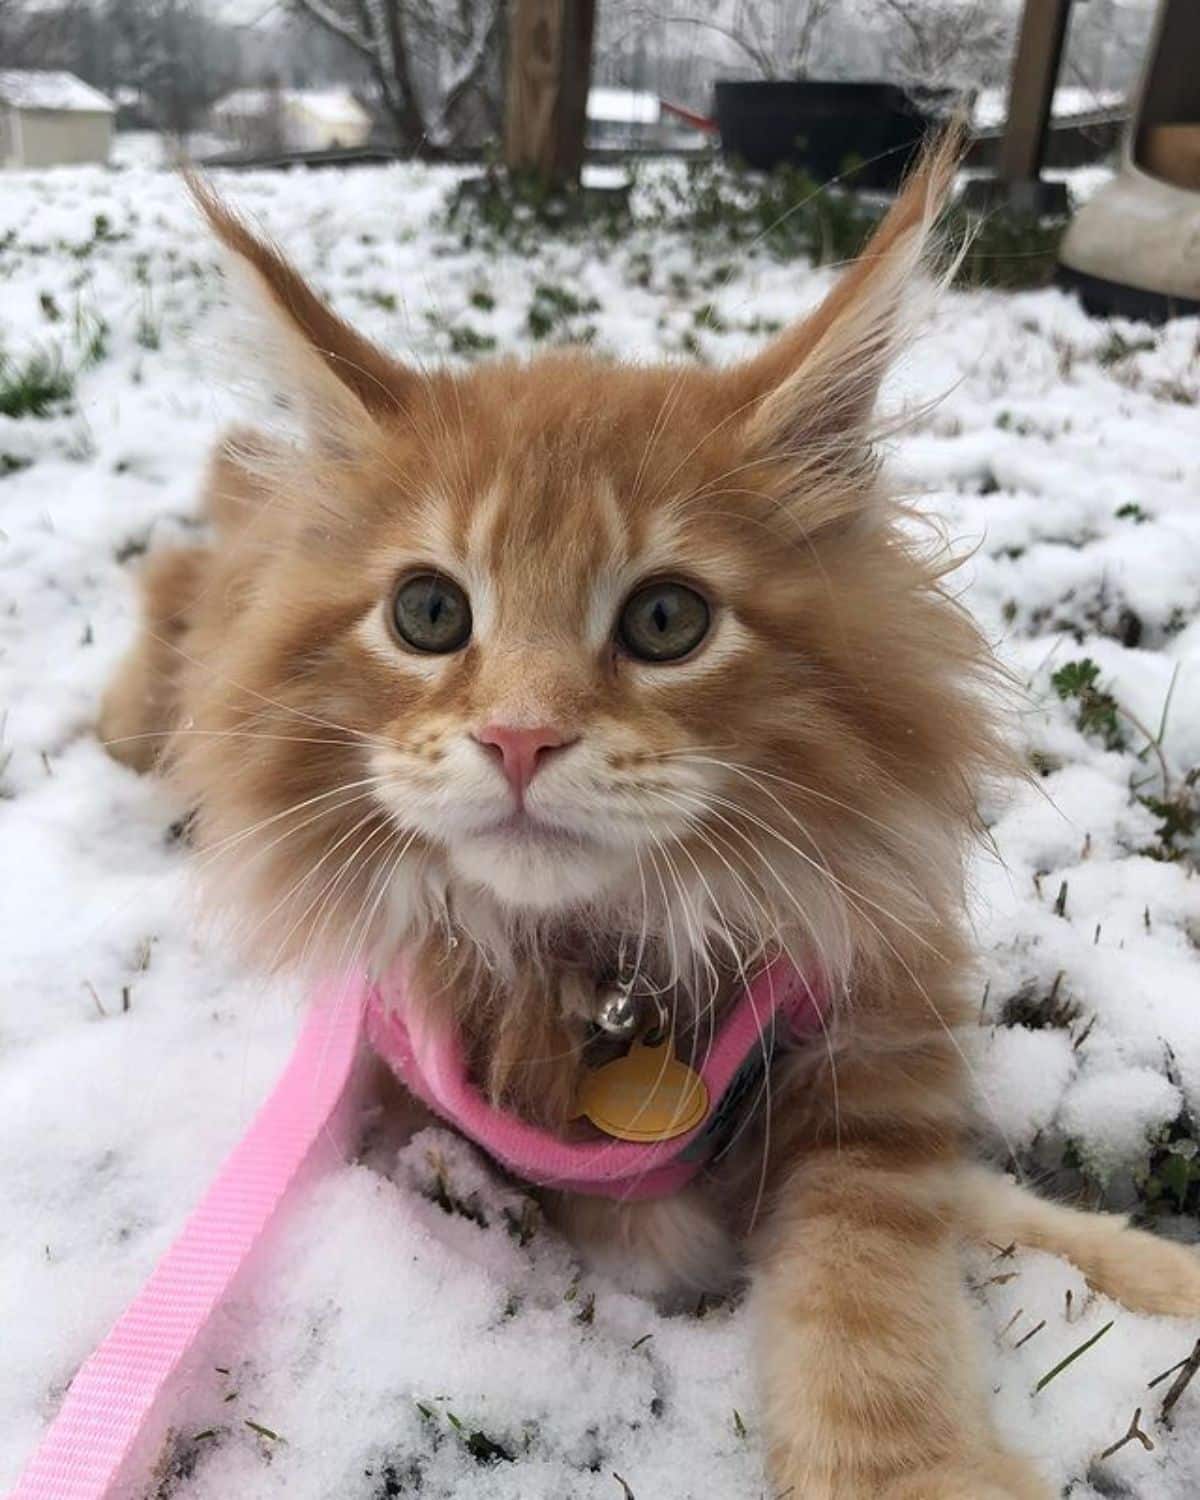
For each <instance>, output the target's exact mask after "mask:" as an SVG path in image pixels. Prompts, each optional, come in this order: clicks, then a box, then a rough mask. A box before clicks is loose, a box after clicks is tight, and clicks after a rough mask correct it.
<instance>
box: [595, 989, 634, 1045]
mask: <svg viewBox="0 0 1200 1500" xmlns="http://www.w3.org/2000/svg"><path fill="white" fill-rule="evenodd" d="M641 1013H642V1007H641V1006H640V1005H639V1004H638V1001H637V1000H636V999H635V997H634V994H633V990H632V987H630V986H628V985H626V986H624V987H622V986H620V985H615V984H610V985H606V986H605V987H604V988H603V989H602V990H601V991H600V993H599V994H598V995H597V997H596V1016H595V1020H596V1025H597V1026H598V1027H599V1028H600V1030H601V1031H603V1032H604V1033H605V1034H606V1035H607V1036H611V1037H615V1038H616V1039H617V1040H618V1041H625V1040H627V1039H628V1038H629V1037H632V1036H634V1035H635V1034H636V1032H637V1029H638V1024H639V1022H640V1020H641Z"/></svg>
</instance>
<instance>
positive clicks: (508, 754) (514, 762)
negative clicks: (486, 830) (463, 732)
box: [471, 724, 579, 809]
mask: <svg viewBox="0 0 1200 1500" xmlns="http://www.w3.org/2000/svg"><path fill="white" fill-rule="evenodd" d="M471 738H472V739H473V740H474V741H475V743H476V744H477V745H478V746H479V748H480V749H481V750H482V751H483V752H484V754H485V755H487V756H488V758H489V759H490V760H492V761H493V762H494V763H495V765H496V767H497V769H499V770H500V771H501V772H502V774H503V776H504V779H505V780H506V781H507V782H508V784H509V786H510V787H511V788H512V792H513V796H514V797H515V798H516V804H517V807H518V809H519V808H522V807H523V806H524V804H525V791H526V789H527V787H528V786H529V783H530V782H531V781H532V780H533V778H534V777H535V776H536V775H537V773H538V772H539V771H540V770H541V769H542V768H543V767H544V766H545V765H546V763H547V761H549V760H550V758H551V757H552V756H557V755H561V754H562V753H563V751H565V750H569V749H570V747H571V746H572V745H575V744H578V742H579V736H578V735H567V734H564V733H562V732H561V731H560V730H558V729H555V728H554V727H553V726H552V725H549V724H539V725H536V726H535V727H533V728H531V729H530V728H522V727H518V726H517V725H513V724H485V725H484V727H483V728H482V729H480V730H478V731H476V732H475V733H474V734H472V736H471Z"/></svg>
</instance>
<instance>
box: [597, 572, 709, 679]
mask: <svg viewBox="0 0 1200 1500" xmlns="http://www.w3.org/2000/svg"><path fill="white" fill-rule="evenodd" d="M709 619H710V614H709V608H708V605H707V603H706V602H705V600H704V599H703V598H702V597H701V595H699V594H698V593H697V592H696V590H695V589H690V588H688V586H687V584H685V583H669V582H666V581H663V582H661V583H648V584H646V586H645V587H644V588H640V589H638V591H637V593H636V594H633V595H631V597H630V599H629V601H628V602H627V603H626V605H625V608H624V609H623V610H622V611H621V618H620V620H619V621H618V622H617V635H618V638H619V639H620V642H621V645H622V646H624V647H625V649H626V651H628V652H629V654H630V656H636V657H638V658H639V659H640V660H641V661H654V662H658V661H678V660H679V659H680V658H681V657H684V656H687V655H688V654H689V653H690V652H692V651H694V650H695V649H696V647H697V646H698V645H699V644H700V642H701V641H702V640H703V639H704V637H705V636H706V635H707V634H708V626H709Z"/></svg>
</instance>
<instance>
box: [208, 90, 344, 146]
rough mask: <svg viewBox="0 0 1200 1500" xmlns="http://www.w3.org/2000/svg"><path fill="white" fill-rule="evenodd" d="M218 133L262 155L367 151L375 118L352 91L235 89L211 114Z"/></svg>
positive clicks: (211, 122) (217, 104)
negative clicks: (349, 148)
mask: <svg viewBox="0 0 1200 1500" xmlns="http://www.w3.org/2000/svg"><path fill="white" fill-rule="evenodd" d="M209 122H210V124H211V125H212V128H213V129H214V130H216V131H218V132H219V133H220V134H221V135H227V136H232V137H233V138H234V139H235V140H236V141H238V142H239V143H240V144H241V145H242V146H245V147H248V148H251V149H256V150H272V149H274V150H281V149H282V150H289V151H322V150H326V149H330V148H333V147H336V146H362V145H365V144H366V142H367V140H368V138H369V136H370V134H371V116H370V115H369V114H368V113H367V111H366V110H365V109H364V108H363V107H362V105H361V104H360V103H359V102H358V100H357V99H356V98H355V97H354V95H353V94H352V93H351V92H350V90H349V89H336V88H335V89H271V88H265V89H235V90H234V91H233V93H232V94H226V95H225V96H224V98H222V99H218V100H217V102H216V103H215V104H214V105H213V107H212V109H211V111H210V112H209Z"/></svg>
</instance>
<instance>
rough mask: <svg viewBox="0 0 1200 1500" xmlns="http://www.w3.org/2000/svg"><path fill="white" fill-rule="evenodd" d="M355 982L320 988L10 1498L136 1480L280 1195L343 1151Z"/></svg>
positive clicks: (359, 1020)
mask: <svg viewBox="0 0 1200 1500" xmlns="http://www.w3.org/2000/svg"><path fill="white" fill-rule="evenodd" d="M362 1031H363V1007H362V987H361V985H359V984H354V983H347V984H335V985H330V986H329V987H328V988H327V989H325V990H323V991H322V992H321V993H320V995H319V996H318V999H317V1001H316V1003H315V1004H314V1006H313V1009H312V1012H311V1014H310V1015H309V1017H308V1020H307V1022H306V1023H305V1026H304V1029H303V1031H302V1032H301V1035H300V1039H299V1041H298V1042H297V1044H296V1049H295V1051H294V1052H293V1054H292V1057H291V1060H290V1061H289V1062H288V1065H287V1067H286V1069H285V1070H284V1072H283V1075H282V1076H281V1078H280V1079H279V1082H278V1083H277V1084H276V1085H275V1088H274V1091H273V1092H272V1093H271V1095H270V1097H269V1098H268V1099H267V1101H266V1103H265V1104H264V1105H263V1106H262V1108H261V1109H260V1110H259V1112H258V1114H257V1115H256V1116H255V1119H254V1122H253V1123H252V1125H251V1126H250V1129H249V1131H248V1132H247V1134H246V1135H245V1136H244V1137H243V1138H242V1140H241V1141H240V1142H239V1143H238V1145H237V1146H235V1147H234V1149H233V1151H232V1152H231V1153H230V1154H229V1156H228V1157H227V1158H226V1160H225V1163H224V1165H223V1166H222V1167H221V1170H220V1172H219V1173H218V1175H217V1178H216V1180H215V1181H214V1182H213V1184H212V1186H211V1187H210V1188H209V1190H208V1192H207V1193H206V1194H205V1196H204V1198H203V1199H202V1200H201V1202H200V1205H199V1207H197V1208H196V1210H195V1211H194V1212H193V1214H192V1216H191V1218H190V1219H188V1221H187V1223H186V1224H185V1225H184V1227H183V1229H182V1230H181V1231H180V1233H179V1235H178V1237H177V1238H176V1240H175V1242H174V1243H173V1244H172V1245H171V1247H170V1248H169V1249H168V1250H167V1252H166V1254H165V1255H164V1256H163V1258H162V1259H161V1260H160V1261H159V1263H158V1265H157V1266H156V1267H155V1269H154V1272H153V1273H152V1275H151V1277H150V1279H149V1281H148V1282H147V1283H146V1285H145V1286H144V1287H143V1288H142V1290H141V1291H140V1292H139V1293H138V1295H137V1296H136V1297H135V1298H134V1300H133V1301H132V1302H131V1303H130V1305H129V1306H128V1307H127V1308H126V1310H125V1312H124V1313H123V1314H122V1315H121V1317H120V1319H119V1320H118V1321H117V1323H116V1324H115V1326H114V1327H113V1329H112V1331H111V1333H109V1335H108V1337H107V1338H106V1339H105V1340H104V1342H103V1343H102V1344H101V1345H100V1347H99V1348H98V1349H97V1350H96V1351H95V1353H94V1354H92V1355H91V1357H90V1358H89V1359H88V1360H87V1361H86V1362H85V1363H84V1364H83V1365H82V1366H81V1367H80V1369H79V1371H78V1373H77V1374H76V1376H75V1378H74V1380H73V1381H72V1382H71V1386H70V1390H69V1391H68V1393H67V1396H66V1399H65V1400H64V1402H63V1404H62V1407H61V1409H60V1411H59V1414H58V1416H57V1417H56V1418H55V1420H54V1422H53V1424H52V1425H51V1427H50V1429H49V1431H48V1432H47V1433H46V1435H45V1437H44V1438H43V1440H42V1443H41V1445H40V1447H39V1448H38V1449H37V1451H36V1452H35V1453H34V1455H33V1457H32V1459H31V1460H30V1462H29V1464H28V1466H27V1467H26V1469H25V1471H24V1473H23V1474H22V1475H21V1478H20V1479H19V1480H18V1481H17V1487H16V1489H15V1490H14V1491H13V1492H12V1495H11V1497H10V1500H112V1497H115V1496H116V1495H118V1494H121V1493H123V1492H124V1490H125V1487H126V1486H128V1487H129V1488H130V1489H131V1490H132V1491H133V1492H135V1493H137V1492H140V1491H139V1490H138V1480H139V1479H141V1480H142V1481H143V1482H144V1478H145V1470H144V1469H143V1471H142V1473H141V1474H138V1473H136V1472H134V1470H135V1469H136V1468H137V1467H139V1466H141V1465H143V1464H144V1465H145V1467H147V1468H148V1467H149V1466H150V1464H152V1462H153V1460H154V1457H155V1455H154V1454H153V1453H147V1452H146V1448H147V1443H148V1438H149V1436H150V1433H151V1430H152V1429H154V1428H155V1427H156V1422H155V1418H156V1417H157V1416H158V1413H157V1412H156V1410H155V1409H156V1407H157V1405H158V1403H159V1398H160V1397H161V1396H162V1394H163V1392H164V1390H165V1388H166V1386H167V1384H168V1382H169V1380H170V1378H171V1376H172V1375H173V1374H174V1373H175V1372H176V1371H177V1370H178V1368H179V1366H180V1365H181V1364H182V1363H183V1361H184V1359H185V1357H186V1356H187V1355H188V1354H189V1353H190V1352H191V1351H192V1349H193V1347H194V1345H195V1344H196V1342H197V1340H198V1339H199V1338H200V1336H201V1335H202V1333H203V1332H204V1329H205V1327H206V1325H207V1323H208V1321H209V1319H210V1318H211V1316H212V1314H213V1312H214V1310H215V1309H216V1307H217V1305H218V1304H219V1303H220V1302H221V1300H222V1299H223V1298H224V1297H225V1296H226V1295H227V1294H228V1292H229V1290H230V1287H231V1286H232V1284H233V1282H234V1280H235V1278H236V1277H237V1275H238V1273H239V1271H240V1270H241V1269H242V1267H243V1266H244V1265H245V1264H246V1261H247V1260H248V1259H249V1258H250V1255H251V1253H252V1252H253V1251H254V1250H255V1249H256V1247H257V1246H258V1245H259V1243H260V1242H261V1240H262V1239H263V1236H264V1235H265V1233H266V1231H267V1229H268V1227H269V1226H270V1224H271V1221H272V1219H273V1218H274V1216H275V1213H276V1210H277V1209H278V1208H279V1206H280V1203H281V1202H282V1200H283V1198H284V1195H285V1194H286V1193H287V1192H288V1190H289V1188H291V1187H292V1185H293V1184H294V1183H295V1181H296V1179H297V1178H298V1177H299V1176H300V1175H301V1173H302V1172H303V1171H304V1169H305V1168H306V1167H308V1166H310V1165H314V1164H315V1163H316V1160H317V1158H319V1157H324V1156H326V1155H327V1153H328V1152H329V1150H330V1149H331V1150H332V1151H333V1152H335V1153H336V1154H337V1155H339V1156H341V1155H344V1150H345V1144H346V1142H345V1140H344V1139H343V1137H344V1135H345V1133H346V1127H347V1126H348V1125H349V1123H350V1120H351V1118H352V1115H353V1111H352V1110H351V1109H349V1108H342V1107H340V1106H343V1105H345V1104H347V1103H348V1101H349V1099H350V1096H351V1094H352V1092H353V1091H352V1090H351V1089H350V1082H351V1078H352V1075H353V1074H354V1072H355V1061H356V1058H357V1057H358V1056H359V1053H360V1044H361V1039H362Z"/></svg>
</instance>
